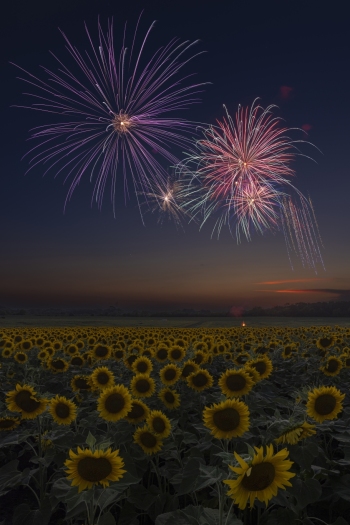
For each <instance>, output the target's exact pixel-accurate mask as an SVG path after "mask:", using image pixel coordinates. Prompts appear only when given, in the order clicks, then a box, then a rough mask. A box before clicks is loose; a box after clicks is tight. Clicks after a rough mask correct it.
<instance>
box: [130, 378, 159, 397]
mask: <svg viewBox="0 0 350 525" xmlns="http://www.w3.org/2000/svg"><path fill="white" fill-rule="evenodd" d="M130 388H131V391H132V395H133V396H134V397H150V396H151V395H152V394H153V392H154V390H155V383H154V379H152V377H150V376H149V375H148V374H136V375H135V376H134V377H133V378H132V380H131V385H130Z"/></svg>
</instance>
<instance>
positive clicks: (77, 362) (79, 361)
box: [71, 357, 83, 365]
mask: <svg viewBox="0 0 350 525" xmlns="http://www.w3.org/2000/svg"><path fill="white" fill-rule="evenodd" d="M71 363H72V365H82V364H83V360H82V358H81V357H73V359H72V361H71Z"/></svg>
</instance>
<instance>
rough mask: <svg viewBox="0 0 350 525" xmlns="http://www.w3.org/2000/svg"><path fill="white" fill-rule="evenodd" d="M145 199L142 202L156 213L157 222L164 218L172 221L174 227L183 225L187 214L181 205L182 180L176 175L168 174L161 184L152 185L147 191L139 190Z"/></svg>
mask: <svg viewBox="0 0 350 525" xmlns="http://www.w3.org/2000/svg"><path fill="white" fill-rule="evenodd" d="M140 195H142V197H143V198H144V199H145V200H144V202H143V203H142V204H143V205H145V206H147V208H148V211H150V212H151V213H155V214H156V215H158V219H157V222H158V223H159V224H163V223H164V222H165V220H169V221H172V222H173V223H174V224H175V226H176V227H181V228H182V229H184V227H183V221H184V218H185V217H186V216H187V218H189V217H188V214H187V213H186V211H185V210H184V207H183V206H182V205H183V187H182V181H181V180H179V179H177V178H176V176H174V175H173V176H169V177H168V180H167V181H166V182H165V184H164V183H162V185H159V184H158V185H156V186H154V187H153V188H152V189H151V191H149V192H147V193H143V192H140Z"/></svg>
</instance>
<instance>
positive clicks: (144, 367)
mask: <svg viewBox="0 0 350 525" xmlns="http://www.w3.org/2000/svg"><path fill="white" fill-rule="evenodd" d="M147 370H148V364H147V363H145V362H144V361H141V362H140V363H138V364H137V371H138V372H140V373H141V374H144V373H145V372H147Z"/></svg>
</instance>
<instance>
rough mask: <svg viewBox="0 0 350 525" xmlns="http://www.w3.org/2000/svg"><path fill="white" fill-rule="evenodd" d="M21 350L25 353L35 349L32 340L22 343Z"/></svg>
mask: <svg viewBox="0 0 350 525" xmlns="http://www.w3.org/2000/svg"><path fill="white" fill-rule="evenodd" d="M19 346H20V348H21V349H22V350H24V351H25V352H28V350H31V349H32V348H33V343H32V341H31V340H30V339H25V340H24V341H22V342H21V343H20V345H19Z"/></svg>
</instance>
